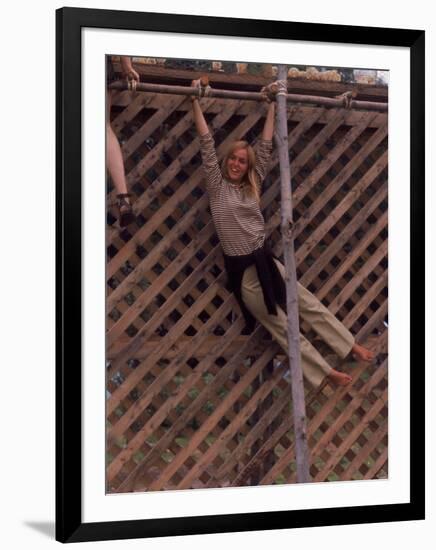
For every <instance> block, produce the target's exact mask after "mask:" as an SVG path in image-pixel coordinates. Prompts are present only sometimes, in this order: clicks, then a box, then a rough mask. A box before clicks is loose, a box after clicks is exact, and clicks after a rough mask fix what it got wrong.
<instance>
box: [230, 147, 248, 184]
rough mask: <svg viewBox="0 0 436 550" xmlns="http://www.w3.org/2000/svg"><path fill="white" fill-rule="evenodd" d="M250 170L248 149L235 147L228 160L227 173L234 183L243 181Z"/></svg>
mask: <svg viewBox="0 0 436 550" xmlns="http://www.w3.org/2000/svg"><path fill="white" fill-rule="evenodd" d="M247 170H248V153H247V149H235V150H234V151H232V152H231V153H230V155H229V158H228V160H227V175H228V178H229V180H230V181H231V182H232V183H241V181H242V180H243V179H244V176H245V174H246V173H247Z"/></svg>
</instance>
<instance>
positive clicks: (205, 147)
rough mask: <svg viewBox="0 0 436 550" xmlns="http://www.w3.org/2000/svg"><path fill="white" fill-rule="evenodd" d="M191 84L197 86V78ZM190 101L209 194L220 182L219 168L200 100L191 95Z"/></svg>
mask: <svg viewBox="0 0 436 550" xmlns="http://www.w3.org/2000/svg"><path fill="white" fill-rule="evenodd" d="M191 86H195V87H198V86H199V80H193V81H192V84H191ZM191 101H192V113H193V118H194V122H195V127H196V129H197V133H198V135H199V138H200V152H201V160H202V166H203V169H204V171H205V174H206V186H207V190H208V192H209V193H210V194H211V193H213V192H214V191H215V190H216V189H217V188H218V187H219V186H220V185H221V183H222V175H221V170H220V167H219V162H218V158H217V155H216V151H215V143H214V140H213V138H212V136H211V134H210V131H209V127H208V125H207V122H206V119H205V118H204V115H203V111H202V110H201V106H200V101H199V100H198V98H197V97H194V96H191Z"/></svg>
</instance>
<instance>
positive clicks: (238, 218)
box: [200, 133, 272, 256]
mask: <svg viewBox="0 0 436 550" xmlns="http://www.w3.org/2000/svg"><path fill="white" fill-rule="evenodd" d="M200 150H201V157H202V161H203V169H204V171H205V174H206V188H207V192H208V195H209V203H210V209H211V212H212V218H213V221H214V224H215V228H216V231H217V234H218V237H219V240H220V242H221V246H222V248H223V251H224V254H227V255H228V256H242V255H244V254H251V253H252V252H253V251H254V250H257V249H258V248H261V247H262V246H263V244H264V242H265V220H264V219H263V215H262V212H261V211H260V207H259V204H258V202H257V201H256V199H255V197H254V196H251V195H248V194H247V193H246V192H245V191H244V189H243V188H242V187H241V186H240V185H239V184H235V183H232V182H231V181H229V180H227V179H225V178H224V177H223V175H222V173H221V169H220V166H219V163H218V158H217V155H216V152H215V144H214V140H213V138H212V136H211V135H210V134H209V133H208V134H206V135H204V136H201V137H200ZM271 150H272V141H266V140H262V139H261V140H259V142H258V146H257V150H256V166H255V170H256V173H257V175H258V178H259V194H260V191H261V185H262V182H263V180H264V178H265V175H266V169H267V165H268V161H269V158H270V156H271Z"/></svg>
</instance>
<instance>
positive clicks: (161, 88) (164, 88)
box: [109, 80, 388, 112]
mask: <svg viewBox="0 0 436 550" xmlns="http://www.w3.org/2000/svg"><path fill="white" fill-rule="evenodd" d="M109 88H110V89H111V90H120V91H121V90H130V89H132V85H131V84H129V83H128V82H127V81H126V80H117V81H116V82H112V83H111V84H110V85H109ZM134 90H135V91H137V92H153V93H158V94H175V95H186V96H193V95H195V96H199V95H200V94H201V92H199V90H198V88H193V87H191V86H171V85H168V84H149V83H146V82H138V83H137V84H136V85H135V86H134ZM350 93H351V92H350ZM200 97H201V96H200ZM207 97H216V98H224V99H243V100H248V101H265V97H264V96H263V94H261V93H260V92H241V91H237V90H219V89H212V88H209V89H208V90H207ZM285 101H288V102H290V103H303V104H310V105H321V106H323V107H331V108H336V109H337V108H340V107H347V108H349V109H364V110H365V111H379V112H387V110H388V104H387V103H380V102H376V101H357V100H355V99H351V97H350V98H347V94H343V95H342V96H341V97H322V96H314V95H303V94H287V95H286V98H285Z"/></svg>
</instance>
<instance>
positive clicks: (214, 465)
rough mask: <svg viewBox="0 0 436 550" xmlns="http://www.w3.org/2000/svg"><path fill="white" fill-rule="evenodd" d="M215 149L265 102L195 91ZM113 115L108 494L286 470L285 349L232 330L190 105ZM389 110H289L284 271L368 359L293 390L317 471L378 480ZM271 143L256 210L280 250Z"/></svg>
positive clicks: (281, 475) (255, 123)
mask: <svg viewBox="0 0 436 550" xmlns="http://www.w3.org/2000/svg"><path fill="white" fill-rule="evenodd" d="M203 101H204V103H203V110H204V112H205V113H206V117H207V120H208V123H209V126H210V128H211V130H212V132H213V134H214V138H215V141H216V145H217V150H218V153H219V155H222V152H223V150H224V149H225V147H226V145H227V144H228V143H229V142H230V141H232V140H233V139H235V138H241V137H242V136H244V138H245V139H247V140H248V141H250V142H255V140H256V139H257V138H258V136H259V134H260V132H261V129H262V126H263V121H264V114H265V111H264V108H263V105H260V104H257V103H255V102H242V101H235V100H217V99H205V100H203ZM112 125H113V128H114V129H115V131H116V132H117V134H118V137H119V139H120V142H121V144H122V149H123V154H124V159H125V167H126V173H127V177H128V181H129V186H130V190H131V192H132V193H133V200H134V209H135V213H136V215H137V220H136V223H134V224H132V225H131V226H129V227H128V228H127V229H124V230H120V228H119V226H118V222H117V221H116V217H117V213H116V210H115V207H114V203H115V192H114V190H113V189H112V187H111V183H110V182H109V185H108V231H107V491H108V492H127V491H153V490H160V489H185V488H197V487H225V486H242V485H258V484H274V483H292V482H294V481H295V457H294V448H293V429H292V415H291V406H290V401H291V393H290V384H289V380H288V377H287V375H286V366H285V362H284V361H283V353H282V351H281V350H280V349H279V347H278V346H277V345H276V344H275V343H273V342H272V341H271V340H270V339H269V337H268V335H267V334H266V332H265V331H264V329H263V328H262V327H258V328H257V329H256V330H255V332H254V333H253V334H252V335H250V336H241V329H242V327H243V325H244V323H243V320H242V319H241V314H240V312H239V309H238V307H237V305H236V302H235V300H234V298H233V296H232V295H231V294H229V292H228V291H227V290H226V289H225V286H224V284H225V273H224V271H223V261H222V256H221V251H220V246H219V243H218V239H217V237H216V234H215V230H214V226H213V223H212V220H211V216H210V212H209V210H208V201H207V196H206V194H205V188H204V182H203V173H202V169H201V163H200V155H199V142H198V139H197V138H196V134H195V130H194V128H193V121H192V116H191V105H190V101H189V100H186V99H185V98H184V97H182V96H170V95H153V94H147V93H138V94H137V95H136V96H134V97H132V96H131V95H130V93H128V92H123V93H120V94H118V95H117V96H116V97H115V99H114V107H113V108H112ZM387 132H388V127H387V115H386V114H382V113H376V112H353V111H350V110H346V109H324V108H319V107H307V106H306V107H302V106H295V107H292V108H290V109H289V146H290V158H291V170H292V175H293V189H294V220H295V237H296V238H295V249H296V259H297V265H298V277H299V280H300V282H302V283H303V284H304V285H305V286H306V287H307V288H309V289H310V290H311V291H312V292H314V293H315V294H316V295H317V296H318V297H319V298H320V299H322V300H323V302H324V304H326V305H327V306H328V307H329V309H330V310H331V311H332V312H333V313H334V314H335V315H337V317H338V318H339V319H341V321H342V322H343V323H344V324H345V325H346V326H347V327H349V328H350V330H351V331H352V332H353V334H355V335H356V336H357V339H358V340H359V341H361V342H365V341H366V342H367V343H369V345H370V347H372V348H373V349H375V350H376V351H377V353H378V362H377V364H373V365H368V364H364V363H353V364H352V365H351V364H349V363H340V362H339V359H338V358H336V357H334V356H333V355H332V352H331V351H330V350H326V349H324V348H323V347H322V346H323V345H322V343H319V342H317V341H316V337H315V334H314V333H311V332H310V331H307V327H305V326H304V325H303V326H302V330H303V332H305V333H306V335H307V337H308V338H309V339H310V340H311V341H312V342H314V343H315V345H317V346H318V347H320V349H321V350H322V351H323V353H325V354H329V356H328V360H329V361H330V363H331V364H332V365H335V366H337V367H338V368H345V369H346V370H347V372H350V373H351V374H352V375H353V383H352V384H351V385H350V386H347V387H342V388H334V387H332V386H330V385H329V384H328V383H325V384H324V385H323V386H322V387H321V388H320V389H318V390H317V391H313V390H311V388H309V387H307V388H306V391H307V397H306V403H307V416H308V430H309V446H310V450H311V461H312V463H311V474H312V477H313V479H314V480H315V481H325V480H353V479H374V478H383V477H386V476H387V426H388V422H387V323H386V321H387V274H388V271H387V244H388V241H387V170H388V153H387ZM279 203H280V184H279V167H278V159H277V156H276V155H275V154H274V153H273V156H272V159H271V163H270V171H269V174H268V176H267V179H266V181H265V183H264V192H263V195H262V203H261V204H262V209H263V212H264V216H265V219H266V221H267V230H268V234H269V239H270V242H271V243H272V245H273V249H274V251H275V253H276V254H277V255H279V256H280V255H281V238H280V233H279V227H280V214H279Z"/></svg>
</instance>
